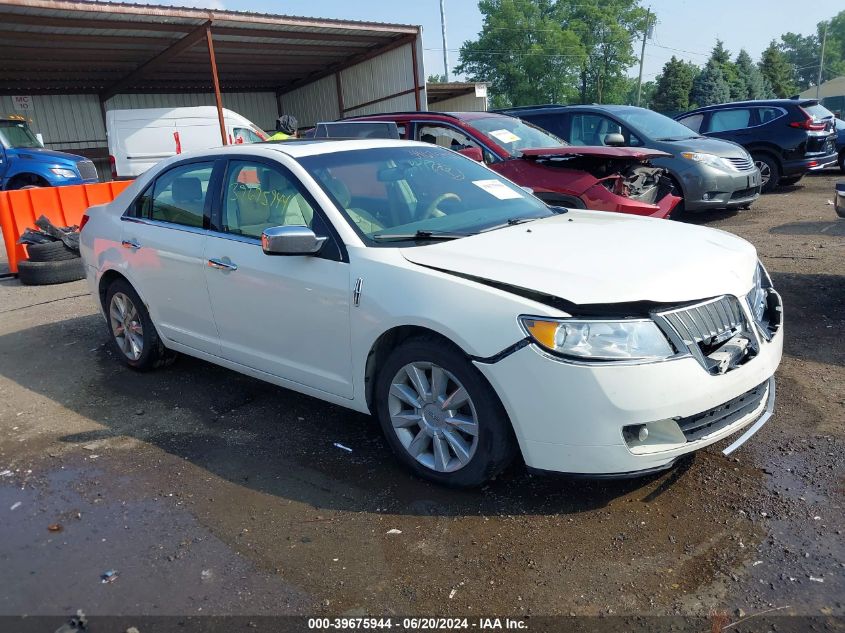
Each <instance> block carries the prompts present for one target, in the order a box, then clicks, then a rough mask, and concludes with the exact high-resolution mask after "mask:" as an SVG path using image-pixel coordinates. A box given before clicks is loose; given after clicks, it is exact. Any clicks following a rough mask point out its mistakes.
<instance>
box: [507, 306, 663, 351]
mask: <svg viewBox="0 0 845 633" xmlns="http://www.w3.org/2000/svg"><path fill="white" fill-rule="evenodd" d="M519 320H520V323H521V324H522V327H523V328H524V329H525V331H526V332H527V333H528V335H529V336H530V337H531V339H532V340H533V341H534V342H535V343H537V344H538V345H540V346H541V347H542V348H543V349H545V350H547V351H549V352H552V353H553V354H558V355H561V356H567V357H570V358H575V359H583V360H587V361H590V360H597V361H614V360H659V359H663V358H669V357H670V356H673V355H674V354H675V351H674V350H673V349H672V346H671V345H670V344H669V341H668V340H667V339H666V337H665V336H664V335H663V332H661V330H660V328H659V327H657V324H656V323H655V322H654V321H652V320H651V319H636V320H634V319H631V320H625V321H606V320H597V319H595V320H594V319H548V318H538V317H531V316H522V317H520V319H519Z"/></svg>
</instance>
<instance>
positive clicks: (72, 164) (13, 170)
mask: <svg viewBox="0 0 845 633" xmlns="http://www.w3.org/2000/svg"><path fill="white" fill-rule="evenodd" d="M98 180H99V178H98V177H97V168H96V167H94V163H92V162H91V161H90V160H88V159H87V158H84V157H82V156H77V155H75V154H66V153H64V152H56V151H54V150H51V149H46V148H45V147H44V145H43V144H42V143H41V141H40V140H39V138H38V137H37V136H36V135H35V134H33V132H32V130H31V129H30V128H29V125H28V124H27V122H26V120H25V119H24V118H23V117H21V116H10V117H0V191H4V190H7V189H25V188H28V187H57V186H60V185H82V184H88V183H95V182H98Z"/></svg>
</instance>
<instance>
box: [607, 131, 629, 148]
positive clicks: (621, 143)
mask: <svg viewBox="0 0 845 633" xmlns="http://www.w3.org/2000/svg"><path fill="white" fill-rule="evenodd" d="M604 144H605V145H607V146H608V147H625V137H624V136H622V135H621V134H619V133H618V132H616V133H614V134H607V135H605V137H604Z"/></svg>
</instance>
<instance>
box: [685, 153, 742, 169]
mask: <svg viewBox="0 0 845 633" xmlns="http://www.w3.org/2000/svg"><path fill="white" fill-rule="evenodd" d="M681 156H683V157H684V158H686V159H687V160H691V161H693V162H695V163H704V164H705V165H710V167H718V168H719V169H734V166H733V164H732V163H731V162H730V161H727V160H725V159H723V158H722V157H720V156H716V155H715V154H704V153H703V152H681Z"/></svg>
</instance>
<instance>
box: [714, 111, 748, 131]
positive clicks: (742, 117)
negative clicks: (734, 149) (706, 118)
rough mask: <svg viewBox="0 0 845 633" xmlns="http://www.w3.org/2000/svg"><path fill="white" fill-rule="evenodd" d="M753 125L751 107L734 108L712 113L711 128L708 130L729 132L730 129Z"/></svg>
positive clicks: (741, 128) (740, 128)
mask: <svg viewBox="0 0 845 633" xmlns="http://www.w3.org/2000/svg"><path fill="white" fill-rule="evenodd" d="M750 125H751V108H735V109H732V110H717V111H716V112H712V113H711V114H710V129H709V130H708V132H728V131H730V130H744V129H745V128H747V127H749V126H750Z"/></svg>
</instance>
